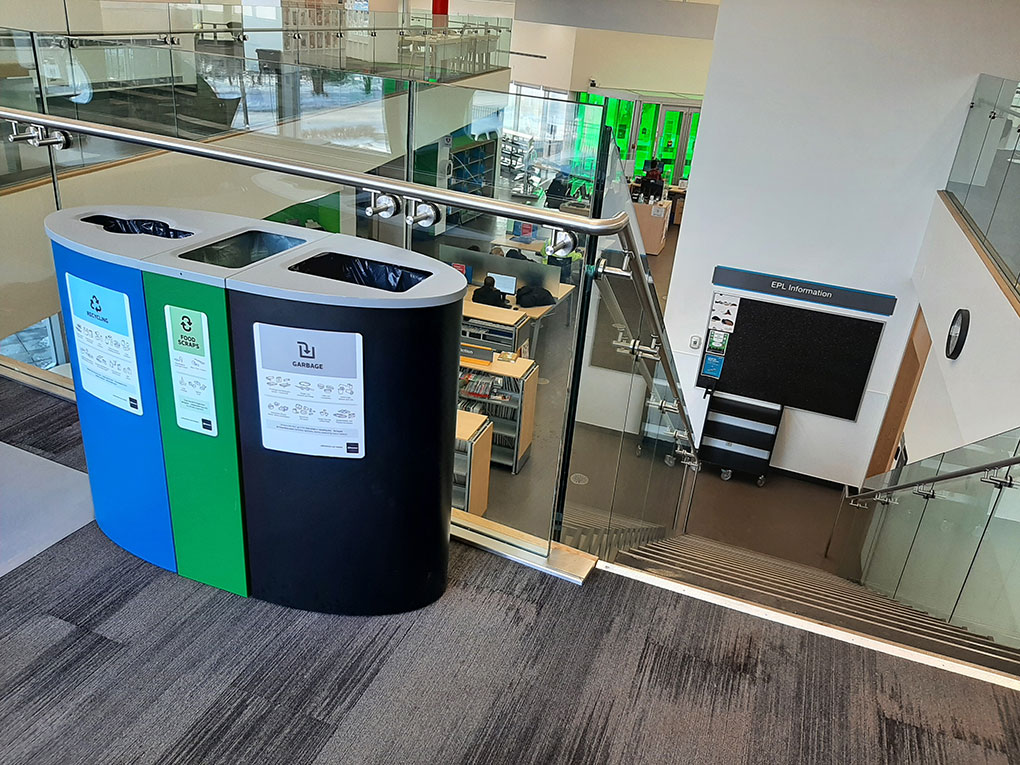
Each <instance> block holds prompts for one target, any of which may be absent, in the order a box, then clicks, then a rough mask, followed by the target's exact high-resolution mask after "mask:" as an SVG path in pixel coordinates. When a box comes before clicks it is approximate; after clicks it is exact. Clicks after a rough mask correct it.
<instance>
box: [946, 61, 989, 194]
mask: <svg viewBox="0 0 1020 765" xmlns="http://www.w3.org/2000/svg"><path fill="white" fill-rule="evenodd" d="M1001 89H1002V78H1001V77H992V76H991V75H987V74H982V75H980V76H979V77H978V83H977V87H976V89H975V90H974V97H973V99H972V102H973V106H971V108H970V111H969V112H967V121H966V122H965V123H964V126H963V134H962V135H961V136H960V145H959V147H958V148H957V150H956V158H955V159H954V160H953V168H952V170H951V171H950V173H949V181H948V182H947V183H946V189H947V190H948V191H951V192H952V193H953V195H954V196H955V197H956V199H957V201H959V202H960V204H961V205H964V206H965V205H966V204H967V195H968V194H969V193H970V188H971V184H972V183H973V181H974V175H975V173H976V172H977V169H978V165H979V164H981V165H982V166H984V165H985V164H986V163H990V161H991V156H989V157H987V158H986V160H985V162H982V161H981V160H982V152H981V147H982V146H983V145H984V143H985V136H986V134H987V133H988V129H989V119H988V115H989V113H990V112H991V111H992V109H993V108H994V107H995V101H996V99H997V98H998V97H999V91H1000V90H1001ZM985 170H986V168H983V171H982V173H984V171H985Z"/></svg>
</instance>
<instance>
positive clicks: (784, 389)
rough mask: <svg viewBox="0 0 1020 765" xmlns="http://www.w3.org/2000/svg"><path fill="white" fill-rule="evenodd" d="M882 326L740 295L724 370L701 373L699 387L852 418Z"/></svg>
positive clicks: (873, 356)
mask: <svg viewBox="0 0 1020 765" xmlns="http://www.w3.org/2000/svg"><path fill="white" fill-rule="evenodd" d="M882 327H883V324H882V322H878V321H870V320H868V319H858V318H855V317H852V316H843V315H839V314H834V313H826V312H824V311H812V310H808V309H805V308H794V307H792V306H789V305H780V304H778V303H767V302H764V301H760V300H750V299H748V298H745V297H741V299H740V307H739V311H738V314H737V319H736V322H735V324H734V327H733V331H732V332H731V333H730V337H729V341H728V343H727V346H726V353H725V360H724V361H723V367H722V373H721V375H720V377H719V379H715V378H713V377H706V376H705V375H703V374H699V376H698V385H699V386H700V387H702V388H711V389H713V390H717V391H720V392H723V393H733V394H736V395H738V396H747V397H748V398H756V399H760V400H763V401H771V402H773V403H776V404H783V405H785V406H788V407H791V408H794V409H805V410H807V411H809V412H817V413H819V414H827V415H831V416H833V417H841V418H843V419H846V420H856V419H857V411H858V410H859V409H860V405H861V399H862V398H863V397H864V390H865V388H866V386H867V384H868V376H869V374H870V373H871V364H872V362H873V361H874V358H875V352H876V350H877V349H878V340H879V337H880V336H881V334H882ZM701 369H704V354H703V355H702V366H701Z"/></svg>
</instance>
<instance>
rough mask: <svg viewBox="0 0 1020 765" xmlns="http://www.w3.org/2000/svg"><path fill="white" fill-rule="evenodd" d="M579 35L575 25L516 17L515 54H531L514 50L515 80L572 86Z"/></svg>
mask: <svg viewBox="0 0 1020 765" xmlns="http://www.w3.org/2000/svg"><path fill="white" fill-rule="evenodd" d="M576 35H577V30H576V29H575V28H574V27H563V26H557V25H555V24H533V23H531V22H528V21H514V27H513V32H512V34H511V38H510V50H512V51H513V52H514V54H532V55H513V54H512V55H511V56H510V77H511V78H512V79H513V81H514V82H523V83H527V84H529V85H543V86H545V87H547V88H555V89H557V90H570V89H571V87H572V86H571V72H572V71H573V69H574V39H575V37H576ZM536 56H541V58H536ZM585 90H587V82H586V83H585Z"/></svg>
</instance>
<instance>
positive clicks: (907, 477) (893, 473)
mask: <svg viewBox="0 0 1020 765" xmlns="http://www.w3.org/2000/svg"><path fill="white" fill-rule="evenodd" d="M941 465H942V454H936V455H934V456H932V457H926V458H924V459H921V460H917V461H915V462H911V463H908V464H906V465H903V466H901V467H897V468H893V469H892V470H890V471H888V472H886V473H880V474H878V475H874V476H871V477H869V478H866V479H865V480H864V485H863V486H862V487H861V489H862V490H863V491H874V490H876V489H887V488H890V487H894V486H897V485H899V484H902V483H912V482H913V481H922V480H925V479H930V478H934V477H935V476H937V475H938V474H939V468H940V466H941Z"/></svg>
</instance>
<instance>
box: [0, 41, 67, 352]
mask: <svg viewBox="0 0 1020 765" xmlns="http://www.w3.org/2000/svg"><path fill="white" fill-rule="evenodd" d="M0 106H5V107H10V108H14V109H21V110H24V111H30V112H31V111H40V110H41V107H42V93H41V88H40V85H39V80H38V72H37V70H36V65H35V57H34V53H33V48H32V36H31V35H30V34H28V33H27V32H20V31H15V30H9V29H0ZM22 130H24V126H22ZM13 132H14V126H12V125H11V124H10V123H7V122H0V146H2V149H0V231H2V232H3V237H4V246H3V247H0V306H2V309H0V364H10V363H15V364H21V365H25V366H22V367H20V368H21V369H22V370H25V369H30V368H32V367H35V368H37V369H42V370H54V369H57V370H58V371H62V370H61V365H62V364H64V362H65V361H66V356H65V354H64V343H63V337H62V334H61V328H60V323H59V318H55V316H56V314H57V313H58V311H59V308H60V304H59V300H58V298H57V290H56V282H55V277H54V269H53V259H52V256H51V255H50V246H49V242H48V240H47V238H46V234H45V232H44V231H43V227H42V218H43V217H45V216H46V215H47V214H48V213H50V212H53V211H54V210H55V209H56V195H55V192H54V187H53V183H52V176H51V170H50V164H49V152H48V151H47V150H46V149H45V148H38V147H34V146H31V145H29V144H28V143H27V142H24V141H18V142H11V141H9V140H8V137H9V136H10V135H11V134H12V133H13Z"/></svg>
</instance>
